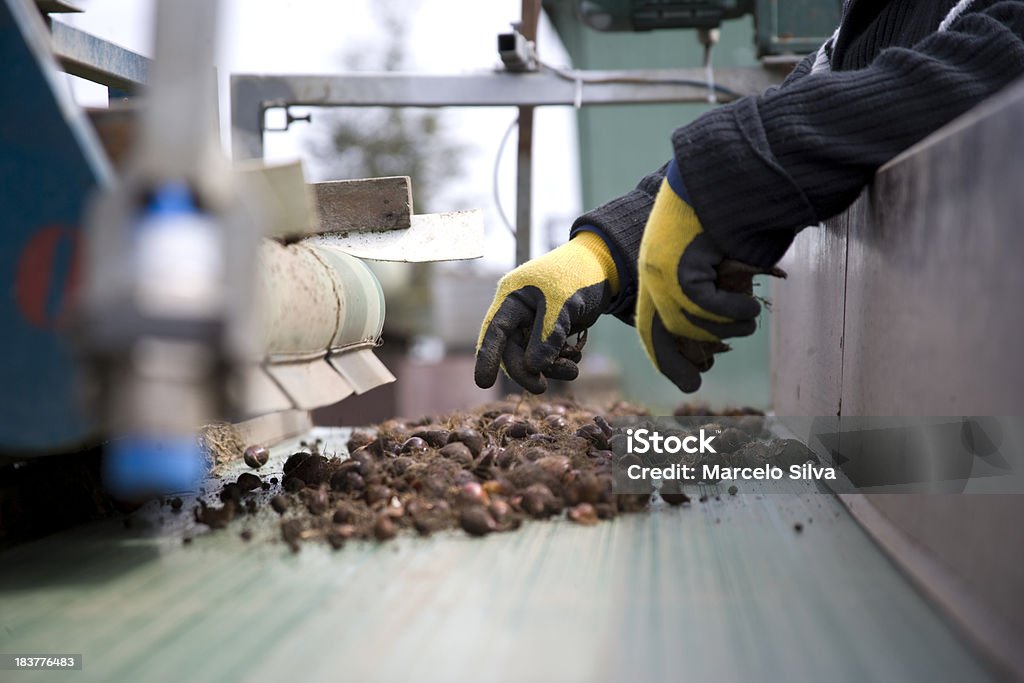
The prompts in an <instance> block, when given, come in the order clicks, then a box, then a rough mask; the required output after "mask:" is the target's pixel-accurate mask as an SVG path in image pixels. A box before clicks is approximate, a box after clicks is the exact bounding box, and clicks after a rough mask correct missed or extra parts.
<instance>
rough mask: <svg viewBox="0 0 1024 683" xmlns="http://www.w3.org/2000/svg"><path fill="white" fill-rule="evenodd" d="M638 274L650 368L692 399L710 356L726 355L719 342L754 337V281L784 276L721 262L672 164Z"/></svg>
mask: <svg viewBox="0 0 1024 683" xmlns="http://www.w3.org/2000/svg"><path fill="white" fill-rule="evenodd" d="M637 271H638V280H639V282H638V285H639V291H638V294H637V304H636V329H637V331H638V332H639V334H640V339H641V341H642V342H643V345H644V349H645V350H646V351H647V356H648V358H650V360H651V362H652V363H653V364H654V366H655V367H656V368H657V369H658V371H659V372H661V373H662V374H663V375H665V376H666V377H668V378H669V379H670V380H672V382H673V383H675V385H676V386H677V387H679V388H680V389H681V390H682V391H684V392H693V391H696V390H697V389H698V388H699V387H700V382H701V379H700V374H701V373H702V372H705V371H707V370H709V369H710V368H711V365H712V364H713V362H714V354H715V353H720V352H724V351H728V350H729V346H728V345H727V344H725V343H723V342H722V340H723V339H725V338H727V337H743V336H746V335H749V334H753V332H754V330H756V329H757V316H758V314H759V313H760V312H761V305H760V304H759V303H758V301H757V299H755V298H754V297H753V296H752V295H751V294H752V286H753V285H752V280H753V275H754V274H757V273H770V274H773V275H780V274H782V271H780V270H778V269H775V268H773V269H771V270H765V269H760V268H754V267H752V266H748V265H746V264H742V263H739V262H737V261H732V260H730V259H727V258H726V256H725V254H724V253H723V252H722V251H721V250H720V249H719V248H718V247H717V246H716V245H715V243H714V242H713V241H712V240H711V238H710V237H709V236H708V235H707V233H705V232H704V229H703V228H702V227H701V224H700V221H699V220H698V218H697V214H696V213H695V212H694V210H693V208H692V207H691V206H690V204H689V202H688V197H687V194H686V189H685V187H684V185H683V180H682V176H681V175H680V173H679V167H678V166H677V164H676V162H675V160H673V161H672V162H670V163H669V165H668V168H667V169H666V173H665V179H664V180H663V181H662V183H661V188H660V189H659V190H658V195H657V197H655V200H654V207H653V208H652V209H651V213H650V216H649V217H648V219H647V226H646V227H645V229H644V236H643V239H642V241H641V242H640V258H639V263H638V267H637ZM783 276H784V274H783ZM730 281H731V282H730ZM737 282H738V283H739V284H737Z"/></svg>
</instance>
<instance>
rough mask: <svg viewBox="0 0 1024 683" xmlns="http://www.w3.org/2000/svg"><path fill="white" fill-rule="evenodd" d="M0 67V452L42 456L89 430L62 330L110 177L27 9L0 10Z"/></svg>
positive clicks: (10, 3) (0, 2)
mask: <svg viewBox="0 0 1024 683" xmlns="http://www.w3.org/2000/svg"><path fill="white" fill-rule="evenodd" d="M0 63H2V64H3V65H4V68H5V74H4V78H3V79H0V102H3V103H4V107H3V111H2V113H0V220H2V224H3V229H2V230H0V325H2V329H3V333H2V337H0V387H2V390H0V453H4V454H20V455H24V454H31V453H33V452H37V453H49V452H54V451H56V450H61V449H66V448H71V447H74V446H75V445H77V444H79V443H81V442H82V440H84V439H85V438H87V437H88V436H89V434H90V433H91V431H92V429H93V425H92V424H91V422H90V420H89V418H88V417H87V416H86V415H85V414H84V411H83V410H82V407H81V405H80V403H79V400H78V399H79V395H78V391H77V387H76V380H77V377H76V366H75V363H74V358H73V349H72V345H71V343H70V340H69V338H68V334H67V331H68V326H69V323H70V317H71V306H72V299H73V294H74V289H75V282H76V259H77V255H78V254H79V253H80V252H81V247H82V237H83V235H82V229H81V222H82V215H83V209H84V208H85V204H86V202H87V200H88V197H89V196H90V194H91V193H92V191H93V190H94V189H95V188H97V187H101V186H106V185H107V184H108V183H109V180H110V178H111V172H110V169H109V163H108V162H107V159H106V156H105V154H104V152H103V151H102V149H101V147H100V145H99V142H98V141H97V139H96V136H95V133H94V132H93V130H92V128H91V126H90V124H89V122H88V121H87V120H86V117H85V114H84V112H83V111H82V110H81V108H79V107H78V106H77V105H76V104H75V103H74V102H73V101H72V99H71V96H70V89H69V87H68V84H67V82H66V77H65V76H64V74H63V73H61V72H60V70H59V69H58V66H57V63H56V60H55V59H54V57H53V54H52V52H51V50H50V47H49V34H48V32H47V31H46V27H45V25H44V22H43V19H42V17H41V16H40V15H39V14H38V12H37V10H36V9H35V7H34V5H32V4H30V3H23V2H20V1H18V0H0Z"/></svg>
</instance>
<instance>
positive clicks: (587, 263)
mask: <svg viewBox="0 0 1024 683" xmlns="http://www.w3.org/2000/svg"><path fill="white" fill-rule="evenodd" d="M618 288H619V278H618V273H617V272H616V270H615V263H614V261H613V260H612V256H611V254H610V253H609V251H608V247H607V245H605V243H604V240H602V239H601V238H600V237H598V236H597V235H595V234H593V233H590V232H581V233H579V234H577V235H576V236H575V237H574V238H573V239H571V240H569V242H567V243H566V244H563V245H562V246H560V247H558V248H557V249H554V250H553V251H550V252H548V253H547V254H545V255H544V256H541V257H539V258H535V259H533V260H532V261H529V262H527V263H524V264H523V265H521V266H519V267H518V268H516V269H515V270H513V271H512V272H510V273H509V274H507V275H506V276H505V277H503V278H502V279H501V281H500V282H499V283H498V292H497V294H495V296H494V301H493V302H492V303H491V307H490V309H489V310H488V311H487V315H486V317H485V318H484V322H483V326H482V327H481V329H480V337H479V339H478V341H477V346H476V371H475V377H474V379H475V380H476V383H477V386H479V387H481V388H483V389H486V388H488V387H490V386H492V385H493V384H494V381H495V380H496V379H497V376H498V367H499V366H501V367H503V368H504V369H505V372H506V373H508V376H509V377H511V378H512V379H513V380H514V381H515V382H517V383H518V384H520V385H521V386H522V387H524V388H525V389H527V390H528V391H530V392H533V393H535V394H540V393H543V392H544V391H545V390H546V389H547V379H548V378H551V379H559V380H572V379H576V377H577V375H578V374H579V368H578V367H577V366H576V363H577V362H578V361H579V354H578V353H576V352H573V351H571V350H569V349H564V347H566V340H567V339H568V337H569V335H571V334H575V333H579V332H583V331H584V330H586V329H587V328H588V327H590V326H591V325H593V324H594V323H595V322H597V318H598V316H600V315H601V313H603V312H604V311H605V310H606V309H607V308H608V304H609V303H610V302H611V300H612V298H613V297H614V296H615V295H616V294H617V293H618Z"/></svg>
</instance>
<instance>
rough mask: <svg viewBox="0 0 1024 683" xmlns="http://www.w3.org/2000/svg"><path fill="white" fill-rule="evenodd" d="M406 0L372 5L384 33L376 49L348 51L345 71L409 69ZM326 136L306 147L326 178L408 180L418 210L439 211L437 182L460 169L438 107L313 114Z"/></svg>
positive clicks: (446, 180) (458, 156)
mask: <svg viewBox="0 0 1024 683" xmlns="http://www.w3.org/2000/svg"><path fill="white" fill-rule="evenodd" d="M410 4H413V3H410V2H409V0H375V1H374V2H373V3H372V4H371V5H370V6H371V8H372V11H373V14H374V15H375V17H376V19H377V21H378V23H379V28H380V29H381V30H382V31H383V33H384V35H385V36H386V40H385V42H384V43H383V44H382V45H380V47H379V48H378V49H376V50H367V49H365V48H362V49H358V48H357V49H349V50H348V51H347V52H346V53H345V55H344V57H343V63H344V65H345V68H346V70H348V71H369V70H372V71H398V70H400V69H403V68H408V67H409V64H408V54H407V49H406V41H407V38H408V26H409V21H410V19H411V18H412V17H413V15H414V11H410ZM317 118H318V119H319V121H320V122H323V125H324V127H325V128H326V131H327V132H326V134H324V135H322V136H321V135H317V136H313V140H312V141H311V142H309V143H307V150H308V151H309V152H310V154H311V155H312V156H313V157H314V159H315V160H316V165H317V166H318V169H319V173H318V175H322V176H323V177H324V178H325V179H328V178H329V179H332V180H341V179H346V178H376V177H381V176H396V175H405V176H409V177H410V178H412V189H413V205H414V206H415V207H416V210H417V212H418V213H429V212H431V211H439V210H442V208H451V207H435V206H433V204H432V198H433V197H434V196H435V195H436V194H437V193H438V190H439V188H440V187H441V186H444V185H448V184H450V183H451V182H453V181H455V180H458V179H459V178H460V177H461V175H462V173H463V165H462V155H463V153H464V151H465V150H464V148H463V146H462V145H460V144H458V143H456V142H454V141H453V140H452V139H450V138H449V137H448V135H447V134H446V128H445V125H444V120H443V119H444V116H443V112H442V111H440V110H436V109H413V108H408V107H404V108H397V107H369V108H355V107H353V108H348V109H332V110H327V111H325V112H324V113H323V114H322V115H321V116H319V117H317Z"/></svg>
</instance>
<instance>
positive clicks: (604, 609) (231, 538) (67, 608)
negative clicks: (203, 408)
mask: <svg viewBox="0 0 1024 683" xmlns="http://www.w3.org/2000/svg"><path fill="white" fill-rule="evenodd" d="M320 435H322V436H323V435H326V437H327V448H328V450H332V446H334V445H335V444H336V443H343V441H344V437H345V435H344V433H343V432H342V431H341V430H331V431H321V432H320ZM292 446H294V444H292ZM289 450H290V449H289V448H281V449H275V454H274V459H273V460H272V461H271V463H270V465H269V466H268V467H269V468H270V469H274V468H275V467H276V469H277V470H278V471H279V469H280V465H281V462H282V460H281V457H282V455H283V454H284V453H285V452H287V451H289ZM238 467H239V468H240V467H241V465H239V466H238ZM264 469H268V468H264ZM723 488H724V487H723ZM709 493H710V494H711V498H710V499H709V500H708V501H707V502H706V503H698V502H697V501H696V500H695V501H694V503H693V505H692V506H691V507H689V508H668V507H664V506H661V505H658V506H656V507H655V508H654V509H652V511H651V512H650V513H649V514H641V515H628V516H623V517H620V518H618V519H617V520H615V521H614V522H613V523H602V524H600V525H598V526H596V527H589V528H588V527H579V526H575V525H572V524H570V523H568V522H563V521H559V522H548V523H540V522H535V523H527V524H526V525H525V526H524V528H523V529H522V530H520V531H519V532H516V533H509V534H503V535H492V536H489V537H487V538H484V539H470V538H468V537H466V536H464V535H463V534H461V533H457V532H452V533H445V534H440V535H437V536H434V537H432V538H430V539H420V538H412V537H402V538H399V539H398V540H397V541H393V542H390V543H387V544H383V545H377V544H374V543H350V544H349V545H348V546H346V547H345V548H343V549H342V550H340V551H338V552H333V551H331V550H330V548H329V547H328V546H326V545H312V544H307V545H305V546H303V549H302V551H301V552H300V553H299V554H297V555H293V554H291V553H290V552H289V551H288V550H287V548H286V547H285V546H284V544H282V543H280V542H267V540H268V539H270V538H276V536H277V525H276V515H275V514H274V513H273V512H271V511H270V510H269V509H261V511H260V512H259V513H258V514H257V515H256V516H255V517H249V518H246V519H245V521H243V522H238V521H236V522H234V523H233V524H232V526H230V527H229V528H228V529H227V530H226V531H219V532H212V533H203V532H202V530H203V529H205V527H196V528H191V525H192V523H191V521H188V518H189V517H190V515H189V514H188V513H187V510H186V511H185V512H182V513H181V514H180V515H174V514H173V513H171V512H169V508H167V507H164V508H159V506H157V505H150V506H149V507H148V508H146V509H144V510H142V511H140V512H138V513H136V515H134V517H133V520H134V523H133V525H132V528H130V529H126V528H124V525H123V523H122V521H120V520H115V521H112V522H106V523H102V524H97V525H92V526H87V527H82V528H78V529H73V530H71V531H68V532H65V533H62V534H60V535H56V536H52V537H49V538H46V539H43V540H41V541H37V542H35V543H31V544H27V545H24V546H20V547H17V548H14V549H11V550H8V551H6V552H4V553H3V554H0V652H7V653H10V652H28V653H39V652H65V653H81V654H82V655H84V667H83V670H82V671H80V672H75V673H69V672H36V673H26V672H17V673H14V672H3V674H2V675H0V678H2V679H3V680H10V681H18V682H21V681H36V680H70V679H71V677H74V680H76V681H142V680H181V681H232V680H253V681H261V680H266V681H288V680H291V681H299V680H301V681H309V680H332V681H337V680H352V681H370V680H393V681H407V680H423V681H459V680H474V681H490V680H513V681H517V682H520V683H521V682H523V681H533V680H544V681H555V680H557V681H601V680H609V681H626V680H630V681H641V680H643V681H646V680H657V681H664V680H682V679H686V680H701V679H704V678H707V679H709V680H716V681H717V680H721V681H734V680H770V681H821V680H829V681H856V682H857V683H861V682H863V681H906V680H921V681H977V680H987V679H988V678H990V674H989V673H988V672H987V671H986V669H985V668H984V667H983V665H982V664H981V663H980V662H979V661H978V660H977V659H976V658H975V657H974V655H973V654H972V653H971V652H970V651H969V650H968V649H967V647H966V646H965V645H964V644H963V643H962V642H961V641H960V640H959V639H958V638H957V636H956V635H955V634H954V632H953V630H952V629H951V628H950V627H949V625H948V624H946V623H945V622H944V621H943V619H942V618H941V617H940V616H939V615H938V614H937V613H936V612H935V611H934V610H933V609H932V608H931V607H930V606H929V605H928V604H927V603H926V602H925V601H924V600H923V599H922V597H921V596H920V595H919V594H918V593H917V592H915V590H914V589H913V588H912V587H911V586H910V584H909V583H908V582H907V580H906V579H904V578H903V576H902V575H901V574H900V573H899V572H898V570H897V569H895V568H894V567H893V566H892V565H891V564H890V563H889V561H888V560H887V559H886V558H885V557H884V556H883V555H882V554H881V553H880V552H879V550H878V549H877V548H876V547H875V546H874V545H873V543H872V542H871V541H870V539H869V538H868V537H867V536H866V535H865V534H864V533H863V532H862V531H861V529H860V528H859V527H858V526H857V525H856V523H855V522H854V521H853V520H851V519H850V518H849V516H848V515H847V513H846V511H845V509H844V508H843V507H842V506H841V505H840V504H839V503H838V502H837V501H836V500H835V499H833V498H832V497H831V496H829V495H825V494H818V493H814V492H811V491H810V490H809V489H804V490H803V492H799V493H790V494H773V493H765V492H754V493H741V494H740V495H738V496H735V497H732V496H729V495H727V494H726V493H725V491H724V490H723V491H721V492H720V493H721V494H722V495H721V500H715V498H714V494H715V490H714V489H710V490H709ZM186 507H188V506H187V505H186ZM797 522H799V523H801V524H802V525H803V531H802V533H797V532H796V531H795V530H794V524H795V523H797ZM243 526H249V527H251V528H253V529H254V531H255V534H256V537H255V539H254V540H253V541H252V542H249V543H246V542H244V541H242V540H241V539H240V537H239V531H240V529H241V528H243ZM193 532H194V533H196V534H198V535H197V536H196V538H195V539H194V541H193V542H192V543H190V544H188V545H183V544H182V542H181V538H182V535H183V534H191V533H193Z"/></svg>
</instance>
